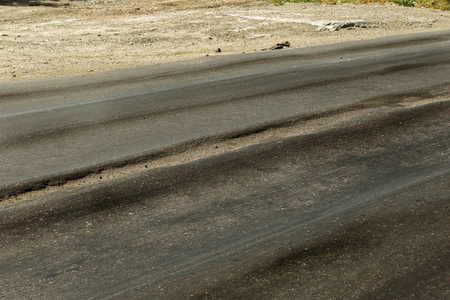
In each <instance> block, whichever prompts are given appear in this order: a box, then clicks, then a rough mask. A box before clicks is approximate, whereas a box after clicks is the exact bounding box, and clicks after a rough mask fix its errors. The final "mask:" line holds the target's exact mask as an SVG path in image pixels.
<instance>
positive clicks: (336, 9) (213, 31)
mask: <svg viewBox="0 0 450 300" xmlns="http://www.w3.org/2000/svg"><path fill="white" fill-rule="evenodd" d="M0 4H1V1H0ZM57 4H58V5H56V6H27V5H22V6H3V5H0V22H1V23H0V24H1V26H0V58H1V60H0V81H15V80H24V79H34V78H42V77H53V76H67V75H76V74H83V73H88V72H98V71H105V70H112V69H120V68H125V67H133V66H141V65H150V64H159V63H164V62H174V61H179V60H185V59H191V58H199V57H202V56H206V55H208V56H210V57H214V56H215V55H226V54H232V53H242V52H253V51H262V49H267V48H270V47H271V46H273V45H275V44H277V43H281V42H285V41H289V42H290V45H291V48H301V47H310V46H314V45H320V44H327V43H337V42H343V41H350V40H361V39H371V38H375V37H380V36H387V35H395V34H402V33H412V32H425V31H432V30H443V29H450V18H449V17H450V12H448V11H439V10H430V9H420V8H407V7H400V6H397V5H394V4H382V5H381V4H371V5H351V4H343V5H322V4H311V3H298V4H294V3H287V4H286V5H283V6H275V5H273V4H270V3H269V2H267V1H260V0H247V1H246V0H234V1H213V0H202V1H200V0H153V1H149V0H122V1H70V2H67V1H66V2H65V1H60V2H58V3H57ZM218 49H220V51H219V50H218ZM280 51H284V50H280Z"/></svg>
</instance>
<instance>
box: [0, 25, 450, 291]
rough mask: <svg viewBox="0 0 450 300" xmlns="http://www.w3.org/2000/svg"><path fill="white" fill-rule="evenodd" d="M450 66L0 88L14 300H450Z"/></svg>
mask: <svg viewBox="0 0 450 300" xmlns="http://www.w3.org/2000/svg"><path fill="white" fill-rule="evenodd" d="M449 46H450V32H449V31H446V32H438V33H433V34H426V35H413V36H401V37H395V38H386V39H379V40H374V41H370V42H353V43H347V44H340V45H331V46H324V47H315V48H311V49H303V50H294V51H286V52H267V53H256V54H252V55H243V56H233V57H228V58H220V59H218V58H217V59H205V60H204V61H193V62H187V63H185V64H183V65H165V66H160V67H146V68H139V69H132V70H122V71H117V72H108V73H103V74H95V75H90V76H85V77H76V78H61V79H53V80H42V81H32V82H23V83H22V84H21V85H16V84H12V83H7V84H6V83H2V84H0V87H1V96H0V97H1V99H2V101H1V102H0V111H1V116H0V117H1V125H0V126H1V136H0V139H1V145H2V146H1V150H0V153H1V157H2V162H1V165H0V166H1V170H2V172H1V173H0V184H1V192H2V196H3V202H2V205H1V209H0V220H1V225H0V226H1V227H0V229H1V231H0V232H1V237H0V239H1V243H0V244H1V251H0V265H1V268H0V286H1V287H2V288H1V289H0V297H1V298H2V299H3V298H4V299H31V298H33V299H58V298H65V299H96V298H100V299H149V298H151V299H180V298H194V299H239V298H241V299H352V298H365V299H387V298H397V299H403V298H409V297H413V296H414V297H417V298H420V299H443V298H445V297H446V296H447V295H448V293H449V286H448V266H449V252H448V236H449V230H448V228H450V226H449V219H450V217H449V213H448V203H449V201H448V200H449V196H448V195H449V194H450V193H449V187H450V185H449V178H450V177H449V172H450V164H449V154H450V153H449V142H448V141H449V132H450V130H449V119H450V118H449V117H450V114H449V99H450V80H449V79H450V69H449V62H450V56H449V55H448V54H449V52H450V50H449V49H450V47H449ZM230 145H232V146H233V147H232V148H230V149H232V150H229V151H221V150H222V148H227V147H230ZM199 153H200V154H199ZM167 157H169V158H170V157H172V158H171V159H172V160H171V163H168V164H166V165H160V164H158V162H159V161H161V160H164V159H166V158H167ZM180 157H185V158H189V159H186V160H183V159H180ZM111 168H112V169H111ZM102 171H103V172H102ZM99 172H101V173H99ZM64 182H67V184H65V185H62V183H64ZM44 188H46V189H44ZM30 190H35V191H34V192H29V193H25V192H27V191H30ZM14 195H15V196H14ZM11 196H14V197H11Z"/></svg>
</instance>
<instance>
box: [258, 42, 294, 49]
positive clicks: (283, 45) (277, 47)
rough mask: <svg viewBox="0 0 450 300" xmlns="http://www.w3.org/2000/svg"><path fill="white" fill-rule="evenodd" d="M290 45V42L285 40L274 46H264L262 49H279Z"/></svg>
mask: <svg viewBox="0 0 450 300" xmlns="http://www.w3.org/2000/svg"><path fill="white" fill-rule="evenodd" d="M290 46H291V43H289V42H288V41H286V42H284V43H279V44H276V45H275V46H272V47H270V48H266V49H262V50H279V49H283V48H284V47H290Z"/></svg>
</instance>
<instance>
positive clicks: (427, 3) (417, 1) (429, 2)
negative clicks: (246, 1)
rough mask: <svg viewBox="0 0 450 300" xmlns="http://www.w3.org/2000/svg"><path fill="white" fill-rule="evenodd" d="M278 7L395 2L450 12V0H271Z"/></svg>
mask: <svg viewBox="0 0 450 300" xmlns="http://www.w3.org/2000/svg"><path fill="white" fill-rule="evenodd" d="M271 2H272V3H274V4H276V5H283V4H284V3H286V2H290V3H304V2H312V3H326V4H338V3H355V4H367V3H386V2H393V3H396V4H398V5H400V6H407V7H424V8H432V9H440V10H450V0H271Z"/></svg>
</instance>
